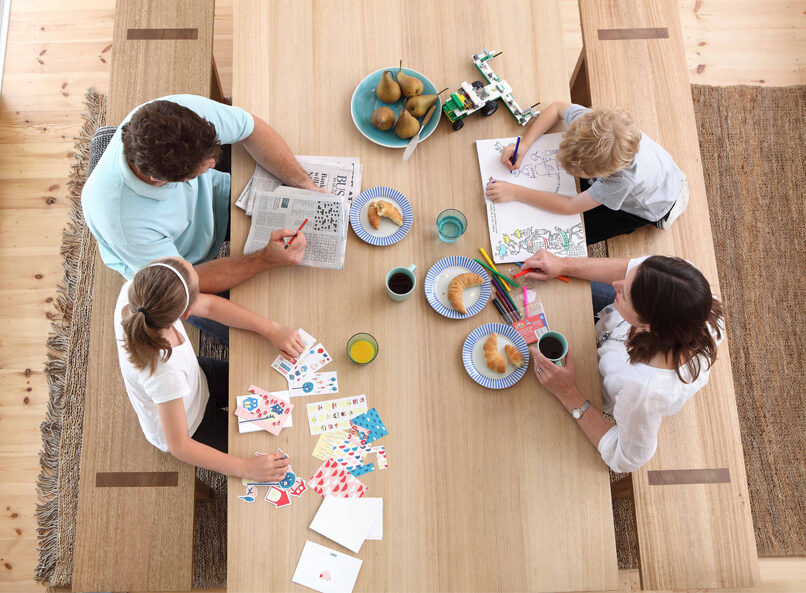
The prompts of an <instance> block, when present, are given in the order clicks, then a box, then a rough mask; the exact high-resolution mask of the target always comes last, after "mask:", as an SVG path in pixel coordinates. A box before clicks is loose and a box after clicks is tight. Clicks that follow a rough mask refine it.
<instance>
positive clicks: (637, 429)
mask: <svg viewBox="0 0 806 593" xmlns="http://www.w3.org/2000/svg"><path fill="white" fill-rule="evenodd" d="M645 259H646V257H641V258H636V259H632V260H630V264H629V266H628V267H627V272H629V271H630V270H631V269H632V268H634V267H635V266H637V265H639V264H640V263H641V262H643V261H644V260H645ZM630 328H631V326H630V324H629V323H627V321H625V320H624V318H623V317H622V316H621V314H620V313H619V312H618V311H616V309H615V306H614V305H608V306H607V307H605V308H604V309H602V311H601V312H600V314H599V321H598V322H597V323H596V339H597V343H599V344H601V345H600V346H599V348H598V353H599V375H600V376H601V378H602V407H603V410H604V411H605V412H606V413H607V414H610V415H611V416H613V418H614V419H615V420H616V426H614V427H613V428H611V429H610V430H608V431H607V432H606V433H605V434H604V436H603V437H602V438H601V440H600V441H599V453H600V454H601V455H602V459H603V460H604V462H605V463H606V464H607V465H608V466H609V467H610V469H612V470H613V471H614V472H619V473H621V472H632V471H635V470H636V469H638V468H639V467H641V466H642V465H644V464H645V463H646V462H647V461H649V460H650V459H651V458H652V456H653V455H654V454H655V449H656V448H657V445H658V430H659V429H660V423H661V420H662V418H663V417H664V416H671V415H672V414H675V413H677V412H678V411H679V410H680V408H682V407H683V404H685V403H686V402H687V401H688V400H689V398H691V396H693V395H694V394H695V393H697V391H699V390H700V389H702V387H703V386H704V385H705V384H706V383H708V377H709V375H710V372H709V369H708V361H707V359H706V358H705V357H703V356H700V374H699V376H698V377H697V379H696V380H695V381H693V382H691V383H684V382H683V381H681V380H680V379H679V378H678V376H677V372H676V371H674V370H672V369H659V368H656V367H651V366H649V365H646V364H643V363H637V364H631V363H630V358H629V356H628V355H627V347H626V340H627V336H628V334H629V331H630ZM720 329H721V330H722V331H723V334H722V335H723V336H724V329H722V328H721V327H720ZM606 332H610V334H609V335H607V339H605V341H604V342H602V338H603V336H604V335H606ZM720 341H721V339H720V340H718V342H720ZM681 375H682V376H683V377H684V378H685V379H686V380H687V381H689V380H690V379H691V377H690V375H689V374H688V372H687V371H686V370H685V368H683V369H681Z"/></svg>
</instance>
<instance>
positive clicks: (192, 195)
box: [81, 95, 255, 278]
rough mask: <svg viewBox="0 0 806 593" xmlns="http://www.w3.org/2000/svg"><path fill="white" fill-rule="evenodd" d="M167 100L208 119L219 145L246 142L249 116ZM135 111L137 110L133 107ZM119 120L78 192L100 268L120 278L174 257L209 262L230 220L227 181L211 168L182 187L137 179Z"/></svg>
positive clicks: (196, 100) (206, 103) (191, 99)
mask: <svg viewBox="0 0 806 593" xmlns="http://www.w3.org/2000/svg"><path fill="white" fill-rule="evenodd" d="M161 99H162V100H165V101H173V102H174V103H178V104H179V105H183V106H185V107H187V108H188V109H191V110H192V111H194V112H196V113H197V114H198V115H199V116H201V117H203V118H205V119H206V120H208V121H210V122H211V123H212V124H213V125H214V126H215V129H216V132H217V134H218V139H219V141H220V142H221V144H234V143H235V142H240V141H241V140H244V139H245V138H247V137H248V136H249V135H250V134H251V133H252V130H253V129H254V127H255V121H254V119H253V118H252V116H251V115H250V114H249V113H247V112H246V111H244V110H243V109H240V108H238V107H230V106H228V105H224V104H222V103H218V102H216V101H212V100H210V99H207V98H205V97H198V96H195V95H171V96H169V97H162V98H161ZM137 109H139V107H138V108H137ZM137 109H135V110H134V111H132V112H131V113H130V114H129V115H127V116H126V119H124V120H123V122H121V124H120V126H119V127H118V129H117V131H116V132H115V135H114V136H112V140H111V141H110V143H109V146H108V147H107V149H106V151H105V152H104V154H103V156H102V157H101V159H100V160H99V161H98V165H97V166H96V167H95V169H94V170H93V172H92V175H90V177H89V179H87V182H86V184H85V185H84V190H83V191H82V192H81V207H82V209H83V210H84V219H85V220H86V221H87V226H88V227H89V229H90V231H92V234H93V235H94V236H95V238H96V240H97V241H98V247H99V249H100V252H101V257H102V258H103V260H104V263H105V264H106V265H107V266H109V267H110V268H112V269H113V270H117V271H118V272H120V273H121V274H123V275H124V276H125V277H126V278H131V277H132V276H134V274H135V272H137V270H139V269H140V268H142V267H143V266H145V265H146V264H148V263H149V262H151V261H153V260H155V259H158V258H161V257H169V256H178V257H181V258H184V259H186V260H187V261H189V262H191V263H193V264H195V263H200V262H203V261H207V260H209V259H212V258H214V257H215V256H216V255H217V254H218V250H219V249H220V248H221V244H222V243H223V242H224V236H225V234H226V232H227V222H228V220H229V206H230V176H229V174H227V173H222V172H220V171H216V170H214V169H210V170H209V171H207V172H205V173H203V174H201V175H199V176H198V177H196V178H195V179H191V180H190V181H184V182H176V183H167V184H166V185H163V186H162V187H154V186H153V185H149V184H147V183H146V182H144V181H142V180H140V179H138V178H137V177H136V176H135V175H134V173H132V170H131V169H130V168H129V165H128V164H127V163H126V158H125V157H124V155H123V142H122V140H121V138H120V136H121V128H122V127H123V124H125V123H126V122H128V121H129V119H130V118H131V116H132V114H134V112H135V111H137Z"/></svg>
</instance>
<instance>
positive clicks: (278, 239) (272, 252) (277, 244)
mask: <svg viewBox="0 0 806 593" xmlns="http://www.w3.org/2000/svg"><path fill="white" fill-rule="evenodd" d="M293 236H294V231H292V230H290V229H278V230H276V231H272V233H271V237H270V238H269V244H268V245H266V246H265V247H264V248H263V250H262V253H263V257H264V258H266V262H267V263H268V264H269V266H271V267H274V266H295V265H297V264H299V262H301V261H302V256H303V255H305V246H306V245H307V244H308V242H307V241H306V240H305V235H304V234H303V233H302V231H300V232H299V233H297V238H296V239H294V242H293V243H292V244H291V247H289V248H288V249H286V248H285V245H286V241H285V238H288V239H289V240H290V239H291V237H293Z"/></svg>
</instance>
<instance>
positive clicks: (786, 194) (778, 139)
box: [36, 86, 806, 588]
mask: <svg viewBox="0 0 806 593" xmlns="http://www.w3.org/2000/svg"><path fill="white" fill-rule="evenodd" d="M692 92H693V96H694V104H695V111H696V115H697V124H698V128H699V134H700V148H701V152H702V157H703V167H704V170H705V181H706V187H707V191H708V199H709V207H710V211H711V224H712V227H713V234H714V243H715V247H716V252H717V260H718V264H719V281H720V285H721V287H722V293H723V300H724V303H725V307H726V310H727V331H728V334H729V335H730V341H731V359H732V364H733V372H734V382H735V386H736V397H737V404H738V408H739V418H740V422H741V428H742V442H743V445H744V454H745V462H746V465H747V477H748V483H749V487H750V502H751V506H752V510H753V519H754V524H755V529H756V540H757V545H758V552H759V555H761V556H804V555H806V475H804V473H805V472H804V468H806V429H805V428H804V427H806V407H805V406H804V403H805V402H804V399H805V394H806V377H804V359H803V354H802V353H803V352H804V351H806V337H805V334H806V314H804V311H803V309H802V308H801V303H800V301H801V300H802V297H803V289H802V288H801V285H800V283H801V282H802V279H803V278H804V277H806V256H804V253H806V249H804V248H805V247H806V245H804V231H803V229H804V226H805V225H806V213H805V212H804V201H803V199H802V197H801V191H800V190H802V188H804V187H806V175H804V170H803V163H806V90H804V87H796V88H786V89H763V88H756V87H721V88H720V87H702V86H693V87H692ZM105 108H106V101H105V100H104V97H102V96H99V95H97V94H96V93H94V92H89V93H88V95H87V114H86V115H85V123H84V127H83V129H82V132H81V135H80V136H79V138H77V139H76V148H75V158H76V162H75V165H74V166H73V169H72V171H71V179H70V184H69V188H70V193H71V199H72V201H73V210H72V212H71V223H70V225H69V226H68V229H67V231H66V232H65V235H64V240H63V244H62V255H63V258H64V267H65V273H64V280H63V283H62V288H61V291H60V294H59V298H58V306H59V308H60V310H61V312H62V316H61V317H60V318H59V319H57V320H55V321H54V322H53V328H52V329H53V333H52V335H51V337H50V338H49V341H48V347H49V349H50V358H49V360H48V362H47V366H46V373H47V376H48V381H49V388H50V400H49V403H48V411H47V417H46V420H45V422H43V424H42V439H43V451H42V457H41V464H42V474H41V475H40V478H39V483H38V492H39V497H40V503H41V504H40V505H39V506H38V509H37V519H38V522H39V538H40V560H39V564H38V566H37V569H36V578H37V580H40V581H49V582H50V584H51V585H52V586H61V587H65V586H69V585H70V580H71V575H72V568H73V556H72V547H73V542H74V539H75V521H76V506H77V498H78V475H79V474H78V470H79V462H80V455H81V429H82V424H83V402H84V387H85V384H86V376H85V372H84V370H85V369H86V358H87V347H88V343H89V331H88V328H89V320H90V313H91V302H92V299H91V298H81V299H75V296H76V295H86V296H87V297H89V296H90V295H91V294H92V279H93V274H94V269H93V265H94V254H95V243H94V240H93V239H92V237H91V235H90V233H89V232H88V230H87V229H86V226H85V225H84V222H83V218H82V216H81V208H80V195H81V188H82V187H83V184H84V181H85V180H86V171H87V163H88V160H89V159H88V156H89V140H90V138H91V137H92V134H93V132H94V131H95V129H97V127H98V126H100V125H103V124H104V123H105ZM226 247H228V246H226ZM224 253H226V252H224ZM590 253H591V255H595V256H604V255H606V253H607V252H606V248H605V246H604V244H600V245H597V246H596V247H594V248H593V249H592V250H591V252H590ZM799 297H800V298H799ZM200 353H201V354H202V355H203V356H213V357H217V358H223V359H225V358H226V357H227V351H226V348H224V347H221V346H218V345H216V344H214V343H211V342H209V341H207V340H205V339H204V336H202V340H201V342H200ZM197 476H198V477H199V478H200V479H202V480H203V481H204V482H205V483H207V484H209V485H211V486H212V487H213V491H214V496H213V498H212V499H211V500H209V501H203V502H197V503H196V504H197V506H196V511H195V512H196V515H195V517H196V519H195V527H194V562H193V586H194V588H221V587H225V586H226V480H225V478H224V477H223V476H221V475H219V474H215V473H214V472H208V471H205V470H197ZM612 477H613V479H615V478H617V477H618V476H616V475H615V474H613V476H612ZM613 512H614V517H615V523H616V543H617V551H618V558H619V565H620V566H621V567H636V566H637V565H638V562H637V559H638V555H637V554H638V546H637V540H636V536H635V526H634V521H633V509H632V503H631V502H630V501H625V500H619V501H614V504H613Z"/></svg>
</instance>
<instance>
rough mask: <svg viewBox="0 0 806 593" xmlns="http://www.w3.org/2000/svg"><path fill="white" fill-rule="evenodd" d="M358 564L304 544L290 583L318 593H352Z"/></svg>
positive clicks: (311, 543)
mask: <svg viewBox="0 0 806 593" xmlns="http://www.w3.org/2000/svg"><path fill="white" fill-rule="evenodd" d="M361 562H362V560H361V559H359V558H353V557H352V556H348V555H346V554H342V553H340V552H336V551H335V550H331V549H330V548H326V547H325V546H320V545H319V544H315V543H313V542H311V541H306V542H305V547H304V548H302V554H301V555H300V557H299V563H298V564H297V569H296V570H295V571H294V576H293V577H292V578H291V580H292V581H293V582H295V583H297V584H299V585H302V586H303V587H308V588H309V589H313V590H314V591H321V593H352V590H353V587H355V581H356V579H357V578H358V571H359V570H361Z"/></svg>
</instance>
